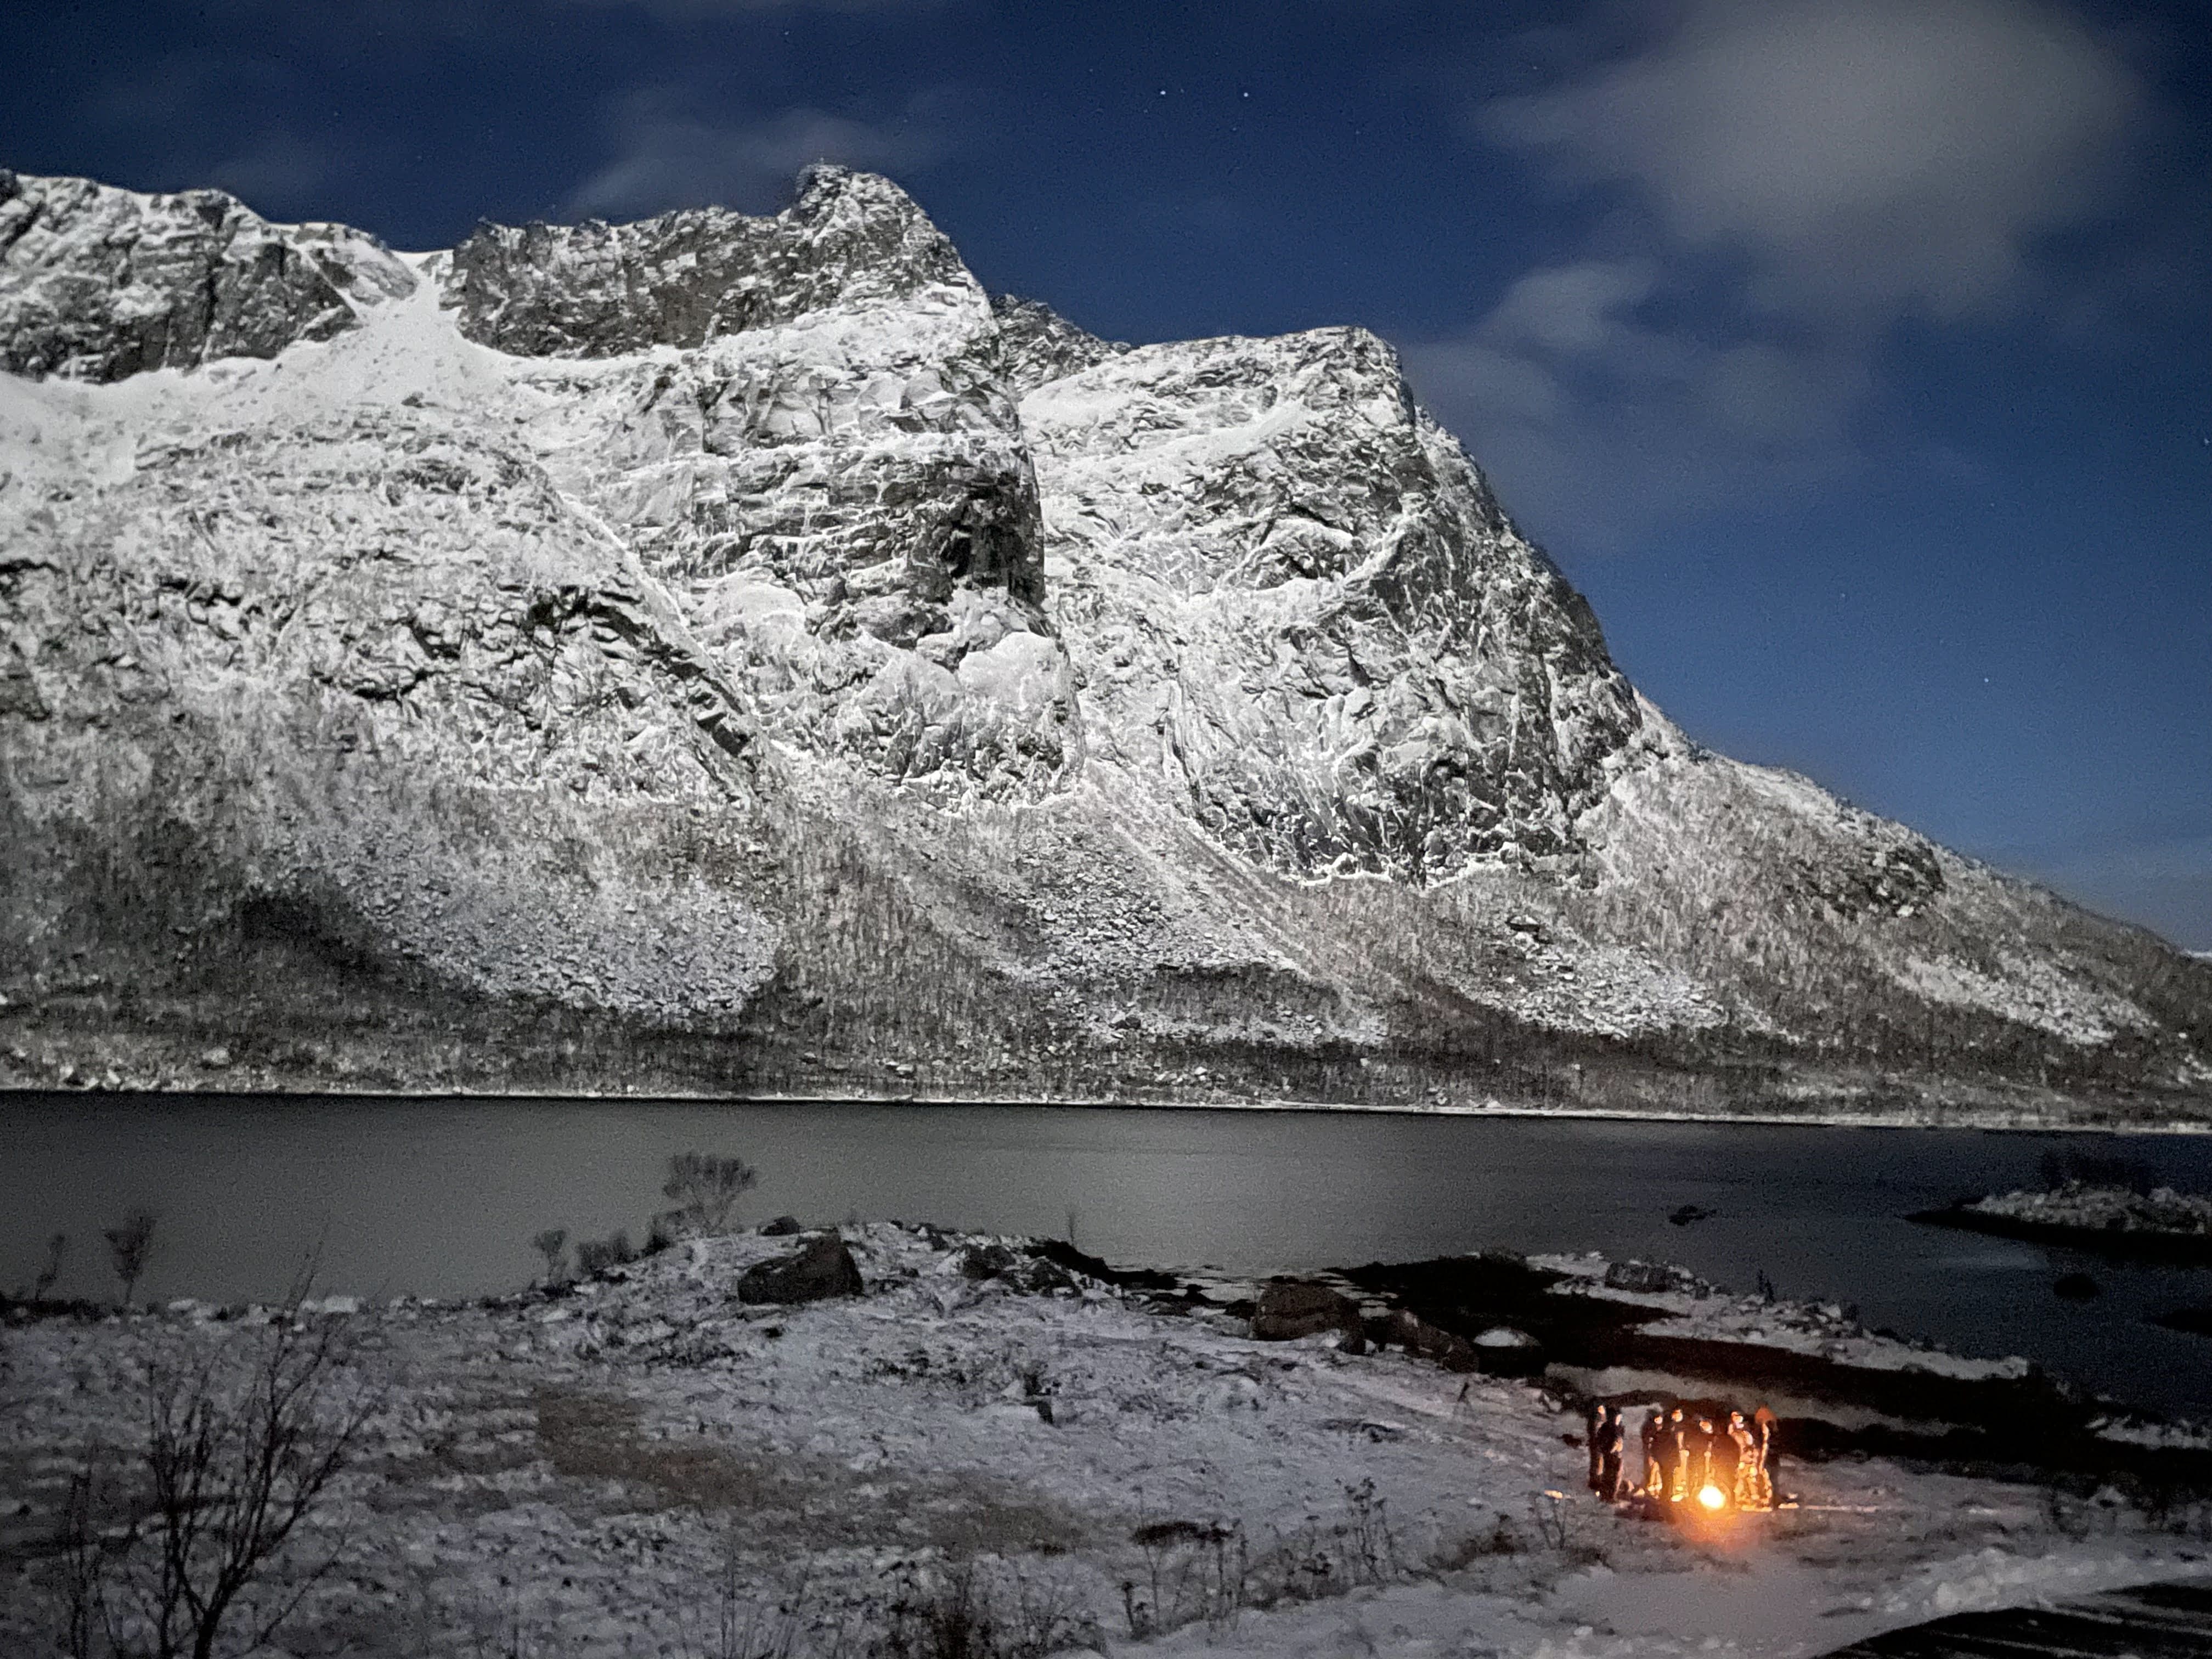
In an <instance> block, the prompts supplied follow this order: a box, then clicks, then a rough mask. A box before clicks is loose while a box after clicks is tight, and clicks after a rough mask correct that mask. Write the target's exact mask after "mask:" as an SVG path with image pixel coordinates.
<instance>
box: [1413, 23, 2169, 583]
mask: <svg viewBox="0 0 2212 1659" xmlns="http://www.w3.org/2000/svg"><path fill="white" fill-rule="evenodd" d="M1668 18H1669V26H1668V27H1665V28H1662V29H1661V30H1660V31H1659V32H1658V33H1656V35H1654V36H1651V37H1650V38H1648V39H1647V40H1645V42H1644V45H1643V46H1642V47H1641V48H1640V49H1638V50H1636V51H1634V52H1631V53H1630V54H1629V55H1627V56H1626V57H1619V56H1616V57H1614V58H1612V59H1610V60H1609V61H1607V62H1604V63H1602V64H1599V65H1598V66H1597V67H1595V69H1591V70H1586V71H1584V72H1583V73H1582V74H1580V75H1579V76H1575V77H1573V78H1571V79H1570V80H1568V81H1567V82H1565V83H1563V84H1561V85H1559V86H1558V87H1555V88H1552V89H1551V90H1549V91H1546V92H1543V93H1541V94H1536V95H1534V96H1528V97H1521V98H1515V99H1509V100H1498V101H1493V102H1492V103H1490V104H1487V105H1486V106H1483V107H1482V108H1481V109H1480V110H1479V111H1478V112H1476V120H1477V124H1478V125H1479V127H1480V131H1483V132H1484V133H1485V134H1486V136H1488V137H1490V138H1491V139H1492V141H1493V142H1495V143H1498V144H1500V145H1502V146H1504V147H1505V148H1506V149H1510V150H1514V151H1517V152H1519V153H1521V154H1522V155H1528V156H1529V157H1531V158H1532V159H1534V160H1536V161H1538V162H1539V163H1540V164H1541V165H1542V166H1544V167H1546V168H1547V170H1548V171H1549V172H1550V173H1551V174H1552V175H1553V178H1554V179H1555V180H1556V181H1558V182H1559V183H1561V184H1563V185H1565V186H1567V187H1569V188H1571V189H1576V190H1579V191H1589V192H1592V193H1593V197H1594V202H1595V204H1596V205H1599V206H1601V207H1603V208H1605V209H1606V210H1607V211H1606V216H1605V218H1604V219H1603V221H1602V222H1601V225H1600V227H1599V228H1598V230H1597V231H1596V232H1595V233H1594V237H1595V238H1597V239H1601V240H1594V242H1593V244H1592V246H1593V250H1594V251H1593V252H1590V253H1589V254H1587V255H1586V256H1584V257H1582V258H1562V259H1556V260H1553V261H1550V262H1547V264H1543V265H1541V266H1540V267H1538V268H1536V269H1533V270H1528V271H1527V272H1525V273H1523V274H1522V276H1520V277H1519V278H1518V279H1517V280H1516V282H1515V283H1513V284H1512V285H1511V286H1510V287H1509V289H1507V290H1506V292H1505V293H1504V295H1503V296H1502V297H1501V298H1499V299H1498V301H1497V302H1496V303H1495V304H1494V305H1493V306H1492V308H1491V309H1490V311H1489V312H1488V313H1487V314H1486V315H1485V316H1484V317H1483V318H1482V319H1480V321H1478V322H1477V323H1476V324H1475V325H1473V326H1472V327H1470V328H1468V329H1467V330H1465V331H1462V332H1460V333H1458V334H1455V335H1453V336H1449V337H1444V338H1441V339H1430V340H1427V341H1412V342H1407V343H1405V344H1404V350H1405V355H1406V357H1407V363H1408V367H1409V368H1410V369H1411V371H1412V373H1413V379H1414V382H1415V384H1416V386H1418V387H1419V389H1420V391H1421V392H1422V393H1423V396H1424V397H1425V398H1426V399H1427V400H1428V401H1430V402H1431V404H1432V405H1434V406H1435V407H1436V408H1437V410H1438V412H1439V414H1441V415H1443V416H1444V418H1445V419H1446V420H1447V422H1449V423H1450V424H1452V425H1453V426H1454V427H1455V429H1457V430H1459V431H1461V432H1462V434H1463V435H1465V436H1466V437H1467V439H1468V443H1469V447H1470V448H1471V449H1472V450H1473V451H1474V453H1475V454H1476V455H1477V456H1478V457H1479V458H1480V459H1482V460H1483V462H1484V463H1485V465H1486V467H1488V468H1489V469H1490V470H1491V471H1492V472H1493V473H1494V474H1495V475H1496V476H1497V477H1498V483H1499V487H1500V489H1501V490H1502V492H1503V493H1504V495H1505V496H1506V498H1507V500H1508V501H1509V502H1511V503H1512V504H1514V505H1515V507H1516V510H1517V511H1519V512H1521V513H1522V514H1523V515H1524V516H1526V517H1527V518H1528V520H1529V522H1530V523H1531V525H1532V526H1534V527H1535V528H1536V529H1537V530H1539V531H1540V532H1542V531H1545V530H1547V529H1549V530H1552V531H1553V532H1565V533H1566V534H1567V535H1568V536H1570V537H1571V538H1573V539H1574V540H1576V541H1577V542H1578V543H1579V544H1583V545H1584V546H1615V547H1619V546H1625V545H1627V544H1632V542H1633V540H1634V539H1635V538H1636V536H1637V535H1638V532H1640V531H1642V530H1643V529H1644V528H1646V527H1648V526H1650V525H1651V524H1653V523H1655V522H1658V521H1662V520H1668V519H1676V518H1680V516H1682V515H1683V514H1685V513H1695V512H1697V511H1699V510H1701V509H1704V508H1706V507H1712V506H1715V505H1717V504H1720V503H1723V502H1725V501H1729V500H1730V499H1731V498H1734V497H1736V496H1740V495H1746V494H1751V495H1759V494H1771V493H1773V492H1776V491H1779V490H1787V489H1792V488H1795V487H1797V486H1800V485H1802V484H1804V483H1810V482H1814V481H1818V480H1822V479H1826V478H1830V477H1834V476H1836V475H1837V474H1838V472H1839V471H1845V470H1848V469H1850V467H1852V466H1853V465H1856V463H1857V453H1856V448H1855V445H1854V442H1853V435H1852V432H1853V423H1854V421H1855V420H1856V419H1857V416H1859V415H1860V414H1861V412H1862V411H1863V410H1864V409H1865V407H1866V405H1867V404H1868V402H1869V395H1870V393H1871V392H1873V391H1874V389H1875V376H1876V370H1877V367H1878V365H1879V363H1880V362H1881V351H1882V349H1883V347H1884V345H1885V343H1886V342H1887V339H1888V337H1889V335H1890V331H1891V330H1892V329H1893V326H1894V325H1896V324H1898V323H1899V322H1900V321H1901V320H1903V319H1905V318H1907V317H1911V316H1920V317H1924V318H1928V319H1932V320H1934V321H1936V322H1937V323H1939V324H1940V323H1952V322H1958V321H1961V320H1964V319H1970V318H1973V319H1986V318H1989V317H1991V316H1996V315H1999V314H2002V313H2004V312H2005V311H2007V310H2008V308H2013V307H2018V306H2019V305H2020V304H2021V302H2022V301H2023V300H2024V299H2026V298H2027V297H2028V296H2029V295H2037V289H2038V284H2037V280H2036V276H2035V271H2034V265H2033V259H2034V254H2035V251H2036V242H2037V239H2038V238H2039V236H2041V235H2042V234H2045V233H2047V232H2050V231H2052V230H2055V229H2058V228H2063V227H2064V226H2066V225H2068V224H2069V223H2073V222H2079V221H2081V220H2082V219H2084V218H2086V217H2087V216H2093V214H2094V213H2095V212H2096V211H2097V210H2098V206H2099V201H2100V185H2101V184H2102V183H2103V182H2105V181H2106V180H2107V179H2112V178H2113V177H2115V176H2116V175H2117V173H2118V167H2119V165H2120V163H2121V161H2122V160H2123V158H2124V151H2125V149H2126V144H2127V141H2128V139H2129V138H2130V136H2131V134H2132V133H2133V131H2135V128H2136V123H2137V120H2138V117H2139V116H2140V115H2141V113H2142V106H2143V103H2144V94H2143V93H2142V89H2141V88H2140V87H2139V85H2138V83H2137V82H2136V79H2135V77H2134V76H2133V75H2132V74H2131V73H2130V70H2128V68H2127V67H2126V65H2125V64H2124V63H2123V62H2121V60H2120V59H2119V58H2117V57H2116V56H2114V55H2113V53H2112V52H2110V51H2109V50H2108V49H2107V48H2106V46H2103V45H2102V44H2101V43H2100V42H2099V41H2098V40H2096V39H2095V38H2094V37H2093V36H2092V35H2090V34H2089V33H2087V31H2086V30H2085V29H2083V28H2082V27H2081V26H2080V25H2079V24H2078V23H2075V21H2071V20H2070V19H2069V17H2068V16H2067V15H2065V14H2063V12H2061V11H2058V10H2057V9H2054V8H2053V6H2052V5H2051V4H2050V3H2047V0H1849V3H1844V0H1686V5H1685V6H1684V7H1683V8H1682V9H1679V10H1677V11H1675V12H1673V13H1671V14H1668ZM1599 249H1601V250H1602V251H1595V250H1599ZM1624 250H1626V251H1624ZM2038 297H2039V298H2045V299H2047V295H2038ZM2052 308H2055V307H2052Z"/></svg>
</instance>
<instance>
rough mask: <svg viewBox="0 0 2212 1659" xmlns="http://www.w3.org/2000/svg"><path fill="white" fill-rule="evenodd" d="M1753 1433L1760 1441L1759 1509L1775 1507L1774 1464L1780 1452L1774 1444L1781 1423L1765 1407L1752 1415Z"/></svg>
mask: <svg viewBox="0 0 2212 1659" xmlns="http://www.w3.org/2000/svg"><path fill="white" fill-rule="evenodd" d="M1751 1420H1752V1426H1753V1433H1754V1434H1755V1435H1756V1436H1757V1437H1758V1440H1759V1508H1760V1509H1763V1510H1771V1509H1772V1508H1773V1507H1774V1463H1775V1460H1776V1458H1777V1457H1778V1456H1779V1455H1780V1453H1779V1450H1778V1448H1777V1447H1776V1446H1775V1443H1774V1431H1776V1430H1777V1429H1778V1428H1779V1427H1780V1426H1781V1421H1780V1419H1778V1418H1777V1417H1776V1416H1775V1415H1774V1413H1772V1412H1771V1411H1769V1410H1768V1409H1767V1408H1766V1407H1764V1406H1761V1407H1759V1409H1758V1410H1757V1411H1755V1412H1753V1413H1752V1414H1751Z"/></svg>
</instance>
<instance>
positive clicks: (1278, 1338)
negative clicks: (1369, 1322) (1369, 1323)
mask: <svg viewBox="0 0 2212 1659" xmlns="http://www.w3.org/2000/svg"><path fill="white" fill-rule="evenodd" d="M1322 1331H1341V1332H1342V1333H1343V1334H1344V1340H1343V1341H1342V1342H1341V1343H1340V1345H1339V1346H1340V1351H1341V1352H1346V1353H1363V1352H1365V1351H1366V1347H1367V1337H1366V1334H1365V1329H1364V1326H1363V1324H1362V1322H1361V1320H1360V1317H1359V1304H1358V1303H1356V1302H1354V1301H1353V1300H1352V1298H1351V1297H1348V1296H1346V1295H1344V1294H1343V1293H1342V1292H1341V1291H1333V1290H1331V1289H1329V1287H1328V1285H1316V1284H1312V1283H1310V1282H1308V1281H1306V1280H1304V1279H1271V1280H1269V1281H1268V1284H1267V1289H1266V1290H1264V1291H1261V1293H1260V1306H1259V1308H1258V1310H1257V1311H1255V1313H1254V1314H1253V1316H1252V1334H1253V1335H1254V1336H1255V1337H1257V1338H1259V1339H1260V1340H1261V1341H1262V1342H1291V1341H1295V1340H1297V1339H1298V1338H1299V1337H1302V1336H1314V1335H1317V1334H1320V1333H1321V1332H1322Z"/></svg>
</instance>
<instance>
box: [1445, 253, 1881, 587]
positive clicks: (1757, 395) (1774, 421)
mask: <svg viewBox="0 0 2212 1659" xmlns="http://www.w3.org/2000/svg"><path fill="white" fill-rule="evenodd" d="M1666 297H1668V295H1667V292H1666V290H1665V289H1664V288H1663V287H1662V271H1661V270H1660V268H1659V267H1658V266H1657V265H1656V264H1655V263H1653V262H1651V261H1650V260H1644V259H1634V260H1620V261H1608V260H1597V259H1593V260H1585V261H1579V262H1571V263H1568V264H1558V265H1547V266H1543V267H1540V268H1539V269H1537V270H1532V271H1529V272H1528V273H1527V274H1526V275H1525V276H1522V277H1521V278H1520V279H1519V281H1517V282H1516V283H1514V285H1513V286H1512V287H1511V288H1510V289H1508V290H1507V291H1506V293H1505V295H1504V297H1503V298H1502V299H1501V300H1500V301H1498V304H1497V305H1496V306H1495V307H1492V310H1491V312H1490V313H1489V314H1488V315H1487V316H1486V317H1485V318H1484V319H1482V321H1481V322H1480V323H1479V324H1477V325H1475V326H1474V328H1472V329H1469V330H1468V331H1465V332H1463V333H1461V334H1458V335H1455V336H1452V337H1446V338H1443V339H1431V340H1426V341H1411V342H1407V343H1403V345H1402V352H1403V356H1404V357H1405V360H1406V365H1407V373H1408V374H1409V375H1410V376H1411V378H1412V380H1413V385H1414V387H1415V389H1416V390H1417V391H1418V392H1419V393H1420V395H1421V398H1422V399H1423V401H1424V402H1425V403H1426V404H1429V406H1430V407H1431V408H1432V409H1434V410H1436V411H1437V414H1438V416H1440V417H1442V418H1443V421H1444V422H1445V424H1446V425H1448V426H1449V427H1450V428H1452V429H1453V430H1454V431H1455V432H1457V433H1458V434H1459V435H1461V436H1462V438H1463V439H1464V440H1465V441H1466V442H1467V445H1468V449H1469V451H1470V452H1471V453H1474V455H1475V456H1476V457H1477V458H1478V459H1480V461H1481V462H1482V463H1483V465H1484V467H1485V469H1486V471H1489V472H1490V473H1491V474H1492V476H1493V477H1495V478H1496V479H1497V481H1498V485H1499V487H1500V489H1502V490H1503V491H1504V495H1505V497H1506V500H1507V502H1508V504H1509V505H1510V507H1512V508H1513V510H1514V511H1515V513H1516V514H1517V515H1518V516H1520V517H1521V518H1522V520H1523V521H1524V522H1525V523H1526V524H1527V525H1528V526H1529V527H1530V528H1531V530H1532V531H1534V532H1535V533H1537V534H1538V535H1539V536H1540V537H1541V535H1543V534H1544V533H1545V532H1547V530H1550V529H1565V530H1568V531H1570V532H1571V533H1572V534H1573V535H1574V537H1575V538H1576V539H1577V541H1578V542H1579V543H1580V544H1583V545H1584V546H1586V547H1601V548H1604V547H1619V546H1622V545H1625V544H1627V543H1628V542H1629V541H1631V540H1632V538H1633V536H1634V534H1635V532H1637V531H1638V529H1640V528H1641V527H1642V526H1644V525H1645V524H1648V523H1649V522H1650V521H1652V520H1655V519H1663V518H1668V517H1672V516H1674V515H1677V514H1680V513H1693V512H1697V511H1699V510H1702V509H1704V508H1705V507H1711V506H1712V505H1713V504H1715V502H1717V501H1721V500H1724V499H1726V498H1727V497H1729V496H1730V495H1735V494H1738V493H1741V492H1744V491H1761V492H1771V491H1774V490H1778V489H1787V488H1791V487H1795V486H1797V485H1800V484H1802V483H1807V482H1809V481H1811V480H1813V479H1816V478H1820V477H1828V476H1832V474H1834V473H1835V472H1836V471H1838V470H1839V469H1841V468H1843V467H1844V466H1847V465H1849V464H1850V457H1849V445H1848V442H1847V436H1846V432H1845V417H1846V415H1847V413H1848V411H1849V410H1850V407H1851V405H1852V404H1854V403H1855V402H1856V401H1857V398H1858V397H1859V396H1860V395H1861V393H1862V392H1863V388H1864V384H1865V372H1866V371H1865V365H1864V362H1863V357H1862V356H1860V355H1859V354H1857V353H1856V352H1853V351H1850V350H1844V349H1837V348H1836V347H1834V346H1832V345H1829V344H1825V343H1820V342H1817V341H1812V340H1807V339H1801V338H1793V337H1786V336H1785V337H1761V336H1759V335H1758V334H1756V333H1739V334H1737V335H1736V336H1735V337H1711V336H1710V335H1704V334H1700V333H1699V332H1696V331H1692V330H1691V329H1689V328H1687V327H1685V326H1681V325H1668V324H1662V323H1660V322H1656V321H1654V320H1651V319H1650V318H1649V317H1648V316H1647V315H1646V314H1645V307H1646V304H1647V302H1648V301H1654V300H1657V299H1663V298H1666Z"/></svg>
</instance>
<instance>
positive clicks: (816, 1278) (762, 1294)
mask: <svg viewBox="0 0 2212 1659" xmlns="http://www.w3.org/2000/svg"><path fill="white" fill-rule="evenodd" d="M865 1291H866V1285H863V1284H862V1283H861V1282H860V1264H859V1263H858V1262H856V1261H854V1260H853V1252H852V1250H851V1249H849V1248H848V1246H847V1244H846V1243H845V1241H844V1239H843V1238H842V1237H840V1236H839V1235H838V1234H836V1233H835V1232H828V1233H824V1234H823V1235H822V1236H821V1237H818V1238H813V1239H810V1240H808V1241H807V1243H805V1245H804V1246H803V1247H802V1248H800V1249H797V1250H794V1251H793V1252H792V1253H791V1254H790V1255H783V1256H778V1257H777V1258H776V1259H775V1261H763V1262H760V1263H758V1264H757V1265H756V1266H754V1267H748V1268H746V1269H745V1271H744V1273H743V1274H742V1275H741V1276H740V1277H739V1278H738V1301H740V1302H820V1301H822V1300H823V1299H824V1298H825V1297H833V1296H860V1295H861V1294H863V1293H864V1292H865Z"/></svg>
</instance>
